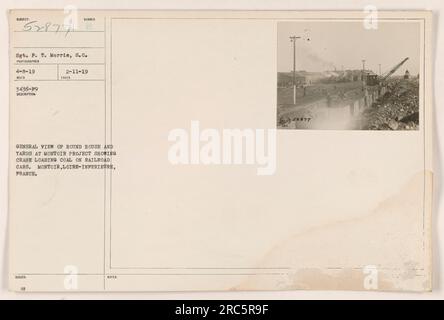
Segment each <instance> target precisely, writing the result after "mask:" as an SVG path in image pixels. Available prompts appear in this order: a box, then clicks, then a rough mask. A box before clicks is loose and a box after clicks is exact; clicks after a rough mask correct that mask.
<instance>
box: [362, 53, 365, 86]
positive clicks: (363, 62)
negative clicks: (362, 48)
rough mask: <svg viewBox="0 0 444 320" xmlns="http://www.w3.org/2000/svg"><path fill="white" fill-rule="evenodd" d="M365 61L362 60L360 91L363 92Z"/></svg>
mask: <svg viewBox="0 0 444 320" xmlns="http://www.w3.org/2000/svg"><path fill="white" fill-rule="evenodd" d="M364 73H365V60H362V91H364V85H365V77H364Z"/></svg>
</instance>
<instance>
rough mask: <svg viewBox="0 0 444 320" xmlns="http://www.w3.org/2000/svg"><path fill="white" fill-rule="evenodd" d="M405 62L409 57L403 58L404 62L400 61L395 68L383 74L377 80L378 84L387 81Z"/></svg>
mask: <svg viewBox="0 0 444 320" xmlns="http://www.w3.org/2000/svg"><path fill="white" fill-rule="evenodd" d="M407 60H409V57H407V58H405V59H404V60H402V61H401V62H400V63H398V64H397V65H396V66H394V67H393V68H391V69H390V70H389V71H388V72H387V73H385V74H384V75H382V76H381V77H380V78H379V82H384V81H385V80H387V78H388V77H390V76H391V75H392V74H394V73H395V72H396V70H398V69H399V68H400V67H401V66H402V65H403V64H404V63H405V62H406V61H407Z"/></svg>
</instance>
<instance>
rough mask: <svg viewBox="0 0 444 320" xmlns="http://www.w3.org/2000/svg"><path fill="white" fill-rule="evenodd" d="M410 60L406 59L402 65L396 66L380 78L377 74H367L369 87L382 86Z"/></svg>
mask: <svg viewBox="0 0 444 320" xmlns="http://www.w3.org/2000/svg"><path fill="white" fill-rule="evenodd" d="M408 59H409V58H408V57H407V58H405V59H404V60H402V61H401V62H400V63H398V64H397V65H395V66H394V67H393V68H391V69H390V70H389V71H387V72H386V73H384V74H383V75H380V76H378V75H377V74H375V73H372V74H367V76H366V84H367V85H369V86H375V85H381V84H383V83H384V82H385V80H387V79H388V78H389V77H390V76H391V75H392V74H394V73H395V72H396V70H398V69H399V68H400V67H401V66H402V65H403V64H404V63H405V62H406V61H407V60H408Z"/></svg>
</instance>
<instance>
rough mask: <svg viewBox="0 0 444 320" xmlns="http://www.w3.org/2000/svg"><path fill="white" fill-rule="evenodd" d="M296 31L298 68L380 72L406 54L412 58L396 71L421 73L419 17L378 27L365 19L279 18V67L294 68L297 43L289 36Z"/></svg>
mask: <svg viewBox="0 0 444 320" xmlns="http://www.w3.org/2000/svg"><path fill="white" fill-rule="evenodd" d="M292 35H295V36H300V37H301V39H298V40H297V41H296V69H297V70H306V71H312V72H314V71H325V70H334V67H336V69H337V70H341V69H342V67H343V68H344V69H362V60H363V59H365V60H366V62H365V67H366V69H370V70H373V71H374V72H376V73H379V66H378V64H381V71H382V73H384V72H386V71H388V70H390V69H391V68H392V67H393V66H395V65H396V64H398V63H399V62H401V60H403V59H404V58H406V57H409V60H408V61H407V62H406V63H405V64H404V65H403V66H402V67H401V68H399V69H398V71H397V72H396V73H395V74H404V72H405V70H409V72H410V73H411V74H412V75H416V74H418V73H419V61H420V59H419V55H420V23H419V22H417V21H406V22H400V21H396V22H388V21H379V23H378V28H377V29H365V28H364V25H363V23H362V22H347V21H346V22H342V21H338V22H332V21H328V22H317V21H316V22H312V21H307V22H305V21H298V22H279V23H278V52H277V54H278V65H277V68H278V71H279V72H289V71H292V70H293V45H292V43H291V42H290V39H289V37H290V36H292Z"/></svg>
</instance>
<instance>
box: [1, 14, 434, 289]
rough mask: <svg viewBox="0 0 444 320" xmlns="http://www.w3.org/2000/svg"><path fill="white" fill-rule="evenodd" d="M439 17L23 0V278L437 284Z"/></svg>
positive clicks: (15, 209)
mask: <svg viewBox="0 0 444 320" xmlns="http://www.w3.org/2000/svg"><path fill="white" fill-rule="evenodd" d="M431 17H432V15H431V12H426V11H402V12H401V11H388V12H382V11H374V12H364V11H362V12H352V11H343V12H341V11H313V12H308V11H125V10H122V11H119V10H110V11H100V10H91V11H88V10H79V11H77V10H75V8H73V9H72V10H65V11H63V10H11V11H10V13H9V26H10V48H9V50H10V70H9V71H10V165H9V168H10V169H9V218H8V219H9V231H8V232H9V280H10V281H9V288H10V290H13V291H18V292H28V291H30V292H34V291H41V292H49V291H104V292H112V291H120V292H122V291H247V290H373V291H378V290H379V291H430V290H431V289H432V284H431V283H432V282H431V279H432V268H431V261H432V260H431V259H432V255H431V252H432V245H431V230H432V225H431V221H432V220H431V216H432V208H431V203H432V178H433V171H432V139H431V137H432V126H431V124H432V120H433V119H432V82H431V79H432V78H431V64H432V51H431V47H432V44H431V39H432V37H431V35H432V23H431V22H432V21H431Z"/></svg>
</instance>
